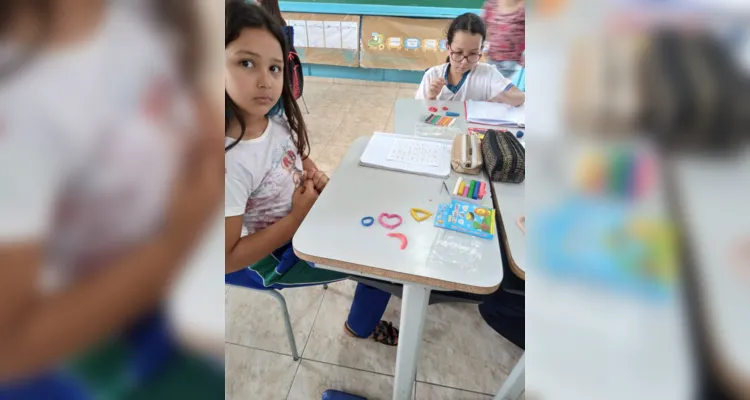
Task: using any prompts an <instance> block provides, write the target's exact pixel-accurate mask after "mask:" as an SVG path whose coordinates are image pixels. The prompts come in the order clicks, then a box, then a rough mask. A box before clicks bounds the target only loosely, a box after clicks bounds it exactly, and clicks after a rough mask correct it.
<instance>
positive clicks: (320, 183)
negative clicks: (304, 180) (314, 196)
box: [307, 170, 329, 193]
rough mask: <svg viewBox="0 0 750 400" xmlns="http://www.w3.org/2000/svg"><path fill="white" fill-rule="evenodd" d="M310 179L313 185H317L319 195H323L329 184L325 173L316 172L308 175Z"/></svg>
mask: <svg viewBox="0 0 750 400" xmlns="http://www.w3.org/2000/svg"><path fill="white" fill-rule="evenodd" d="M307 177H308V179H310V180H312V181H313V185H315V190H317V191H318V193H322V192H323V189H325V187H326V185H327V184H328V181H329V179H328V175H326V173H325V172H323V171H317V170H316V171H314V172H312V173H310V174H308V175H307Z"/></svg>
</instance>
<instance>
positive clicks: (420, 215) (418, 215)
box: [411, 208, 432, 222]
mask: <svg viewBox="0 0 750 400" xmlns="http://www.w3.org/2000/svg"><path fill="white" fill-rule="evenodd" d="M411 216H412V218H414V219H415V220H417V222H422V221H424V220H426V219H427V218H430V217H431V216H432V213H429V212H427V211H425V210H423V209H421V208H412V209H411Z"/></svg>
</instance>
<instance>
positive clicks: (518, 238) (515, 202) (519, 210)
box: [492, 182, 526, 278]
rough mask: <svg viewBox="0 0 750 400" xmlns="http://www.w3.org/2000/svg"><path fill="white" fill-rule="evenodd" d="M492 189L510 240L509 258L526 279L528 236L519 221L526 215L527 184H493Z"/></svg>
mask: <svg viewBox="0 0 750 400" xmlns="http://www.w3.org/2000/svg"><path fill="white" fill-rule="evenodd" d="M492 187H493V189H494V190H495V193H494V195H495V196H496V200H497V209H498V211H499V212H500V216H501V217H502V220H503V225H504V226H505V233H506V236H507V238H508V251H509V254H508V257H509V259H511V260H513V265H514V266H515V267H518V269H520V270H521V272H523V275H524V276H521V278H525V273H526V268H525V266H526V235H525V234H524V233H523V232H522V231H521V229H520V228H519V227H518V219H519V218H521V217H523V216H525V215H526V184H525V183H520V184H518V183H503V182H493V183H492Z"/></svg>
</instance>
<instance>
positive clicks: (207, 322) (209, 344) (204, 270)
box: [167, 215, 225, 360]
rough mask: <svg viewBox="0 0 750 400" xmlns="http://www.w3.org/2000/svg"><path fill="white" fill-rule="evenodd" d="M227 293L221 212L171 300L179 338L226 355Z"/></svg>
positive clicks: (213, 353) (198, 349)
mask: <svg viewBox="0 0 750 400" xmlns="http://www.w3.org/2000/svg"><path fill="white" fill-rule="evenodd" d="M224 293H225V286H224V217H223V215H217V216H216V221H215V222H214V223H213V224H212V225H211V229H210V231H209V232H208V233H207V234H206V236H205V238H204V240H203V242H202V243H201V244H200V245H199V247H198V248H197V249H196V252H195V253H194V254H193V256H192V257H191V258H190V259H189V261H188V263H187V265H186V267H185V270H184V271H183V272H182V274H181V275H180V276H179V277H178V279H177V281H176V282H175V283H174V286H173V287H172V292H171V294H170V296H169V299H168V302H167V313H168V316H169V321H170V324H171V325H172V328H173V329H174V332H175V334H176V336H177V339H178V341H179V342H180V343H181V344H183V345H184V346H186V347H187V348H189V349H191V350H193V351H196V352H198V353H200V354H202V355H204V356H206V357H209V358H212V359H215V360H223V359H224Z"/></svg>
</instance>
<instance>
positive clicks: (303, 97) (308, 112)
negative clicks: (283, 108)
mask: <svg viewBox="0 0 750 400" xmlns="http://www.w3.org/2000/svg"><path fill="white" fill-rule="evenodd" d="M300 99H302V105H304V106H305V114H310V110H308V109H307V102H306V101H305V96H300Z"/></svg>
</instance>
